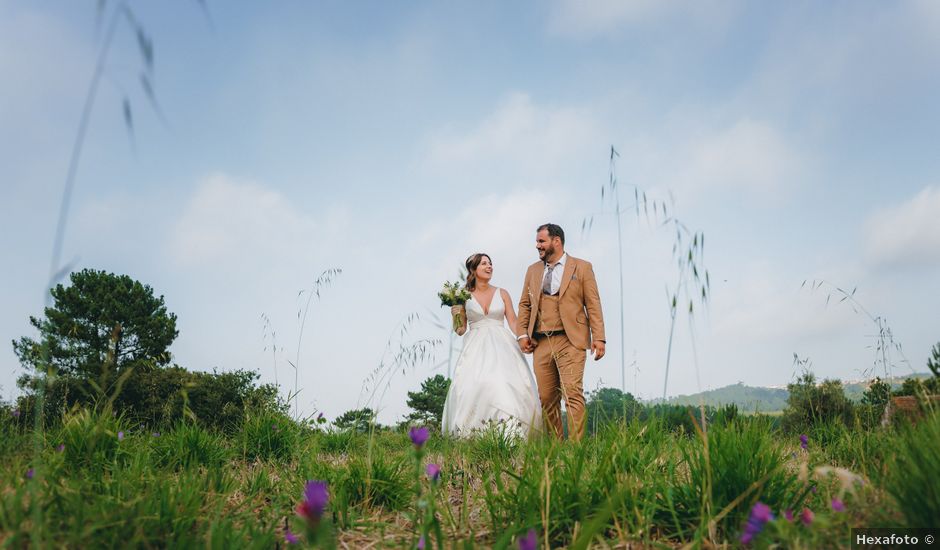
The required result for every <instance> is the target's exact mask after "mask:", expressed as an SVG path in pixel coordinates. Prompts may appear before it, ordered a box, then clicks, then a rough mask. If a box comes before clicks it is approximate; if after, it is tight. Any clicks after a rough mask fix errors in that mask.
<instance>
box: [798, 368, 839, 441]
mask: <svg viewBox="0 0 940 550" xmlns="http://www.w3.org/2000/svg"><path fill="white" fill-rule="evenodd" d="M787 391H788V392H789V394H790V395H789V397H787V408H786V410H784V411H783V428H784V430H786V431H788V432H790V433H795V432H798V431H803V430H806V429H809V428H811V427H812V426H814V425H816V424H825V423H829V422H833V421H839V422H843V423H846V424H851V423H852V420H853V409H852V402H851V401H849V400H848V398H846V396H845V392H844V391H843V389H842V382H840V381H838V380H824V381H823V382H822V383H821V384H818V385H817V384H816V377H815V376H814V375H813V374H812V373H810V372H807V373H804V374H803V375H802V376H801V377H800V378H799V379H798V380H797V381H796V382H795V383H793V384H788V385H787Z"/></svg>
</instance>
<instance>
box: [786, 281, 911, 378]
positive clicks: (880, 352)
mask: <svg viewBox="0 0 940 550" xmlns="http://www.w3.org/2000/svg"><path fill="white" fill-rule="evenodd" d="M807 282H808V280H804V281H803V283H802V284H801V285H800V289H801V290H802V289H804V288H806V283H807ZM820 288H825V290H826V306H827V307H828V306H829V304H830V302H831V301H832V298H833V296H835V297H836V298H838V299H839V301H838V302H837V304H841V303H847V304H848V305H849V306H850V307H851V308H852V311H854V312H855V313H856V314H862V315H864V316H865V317H867V318H868V320H869V321H870V322H871V323H872V324H873V325H874V326H875V329H876V331H877V334H873V335H868V336H869V337H871V338H874V339H875V345H874V347H872V346H868V347H869V349H872V350H873V353H874V355H875V358H874V360H873V361H872V369H877V368H878V366H879V365H881V368H882V370H883V371H884V375H885V378H889V377H890V376H891V370H892V369H893V368H894V366H895V365H894V360H893V359H892V358H891V352H892V350H893V351H896V352H897V353H898V354H899V355H900V356H901V362H902V363H907V364H908V366H910V361H908V360H907V357H905V356H904V351H903V350H902V348H901V343H900V342H898V341H896V340H895V339H894V331H892V330H891V327H890V326H889V325H888V320H887V319H885V318H884V317H882V316H881V315H872V314H871V313H870V312H869V311H868V309H866V308H865V306H863V305H862V304H861V302H859V301H858V300H857V299H856V298H855V292H856V291H857V290H858V287H857V286H856V287H853V288H852V290H851V291H846V290H843V289H842V288H841V287H839V286H836V285H834V284H833V283H830V282H829V281H826V280H825V279H819V280H817V279H813V280H812V282H811V283H810V285H809V289H810V292H816V291H817V290H819V289H820ZM866 374H868V373H863V375H866Z"/></svg>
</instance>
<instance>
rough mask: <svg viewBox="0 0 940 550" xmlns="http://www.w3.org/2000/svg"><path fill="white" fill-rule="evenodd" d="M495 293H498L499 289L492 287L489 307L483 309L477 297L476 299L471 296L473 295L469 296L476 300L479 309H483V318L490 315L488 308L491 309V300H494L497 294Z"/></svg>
mask: <svg viewBox="0 0 940 550" xmlns="http://www.w3.org/2000/svg"><path fill="white" fill-rule="evenodd" d="M497 292H499V288H497V287H495V286H494V287H493V295H492V296H490V303H489V305H487V306H486V307H483V303H482V302H480V300H477V297H476V296H473V295H472V294H471V296H473V299H474V300H476V302H477V304H479V305H480V307H481V308H483V316H484V317H485V316H487V315H489V314H490V308H491V307H493V300H495V299H496V293H497Z"/></svg>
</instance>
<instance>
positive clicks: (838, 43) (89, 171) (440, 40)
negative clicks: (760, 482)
mask: <svg viewBox="0 0 940 550" xmlns="http://www.w3.org/2000/svg"><path fill="white" fill-rule="evenodd" d="M94 4H95V3H94V2H85V3H82V2H66V1H54V2H46V3H43V4H42V5H38V4H34V3H27V2H14V1H11V0H0V80H2V82H3V83H4V85H3V86H0V120H2V124H0V176H2V182H3V184H2V185H3V200H2V201H0V224H2V225H0V243H2V246H3V249H4V251H5V257H6V258H7V259H8V260H7V263H6V264H5V269H4V275H3V285H0V297H2V303H3V305H4V307H3V315H2V316H0V336H2V337H3V339H4V341H7V342H9V341H10V340H12V339H14V338H17V337H19V336H21V335H24V334H29V326H28V322H27V319H28V316H29V315H31V314H32V315H35V314H37V313H38V312H39V311H40V309H41V307H42V303H43V288H44V285H45V281H46V277H47V271H48V263H49V255H50V251H51V245H52V239H53V233H54V229H55V216H56V214H57V211H58V200H59V196H60V193H61V189H62V187H63V183H64V177H65V172H66V167H67V162H68V154H69V151H70V148H71V144H72V140H73V139H74V136H75V132H76V127H77V123H78V120H79V114H80V109H81V105H82V102H83V99H84V93H85V90H86V89H87V86H88V81H89V79H90V76H91V73H92V69H93V66H94V59H95V57H96V53H97V48H98V47H99V46H100V40H101V32H100V30H97V31H96V25H95V6H94ZM130 4H131V6H132V7H133V9H134V10H135V13H136V14H137V16H138V18H139V20H140V21H142V22H143V24H144V26H145V27H146V28H147V30H148V32H149V33H150V35H151V36H152V38H153V41H154V45H155V74H154V81H155V89H156V93H157V97H158V100H159V102H160V108H161V110H162V112H163V113H164V115H165V122H163V121H161V120H160V118H159V117H158V116H156V114H155V113H154V111H153V109H151V108H149V106H148V105H147V102H146V99H145V97H144V96H143V94H142V93H141V91H140V86H139V85H138V81H137V78H138V76H137V75H138V73H139V70H140V67H141V63H140V59H139V55H138V52H137V46H136V42H135V41H134V38H133V35H132V34H131V33H130V32H129V29H128V27H127V26H122V27H121V29H120V30H119V33H118V35H117V38H116V42H115V45H114V49H113V50H112V52H111V55H110V57H109V59H108V63H107V67H106V73H105V74H106V76H105V79H104V80H103V82H102V85H101V88H100V93H99V94H98V96H97V101H96V105H95V111H94V113H93V116H92V118H91V126H90V129H89V133H88V137H87V141H86V145H85V151H84V154H83V156H82V164H81V167H80V169H79V173H78V180H77V187H76V192H75V199H74V202H73V205H72V210H71V213H70V219H69V227H68V234H67V237H66V241H65V248H64V255H65V259H66V260H71V259H73V258H74V259H77V262H78V263H77V264H76V265H77V267H94V268H98V269H106V270H110V271H114V272H118V273H126V274H128V275H131V276H132V277H135V278H137V279H139V280H141V281H143V282H145V283H147V284H150V285H151V286H153V287H154V289H155V290H156V292H157V293H159V294H163V295H165V297H166V301H167V305H168V307H169V309H170V310H171V311H174V312H175V313H177V314H178V316H179V329H180V337H179V339H178V340H177V342H176V343H174V345H173V347H172V348H171V351H172V352H173V354H174V359H175V360H176V361H177V362H178V363H180V364H181V365H184V366H186V367H188V368H192V369H200V370H209V369H212V368H217V369H220V370H229V369H235V368H247V369H252V370H258V371H259V372H260V373H261V375H262V377H263V379H264V380H265V381H273V380H274V375H275V369H276V370H277V374H278V376H279V380H280V382H282V384H283V383H284V381H285V379H288V380H290V384H289V385H290V386H293V369H292V368H291V366H290V365H289V364H288V359H290V360H291V361H294V362H296V360H297V358H298V352H299V359H300V363H299V367H300V368H299V373H298V379H299V383H298V385H299V387H300V389H301V393H300V398H299V403H300V407H301V409H302V410H303V411H307V412H312V411H314V410H323V411H325V412H326V413H327V415H328V416H331V417H332V416H335V415H337V414H339V413H341V412H342V411H344V410H346V409H349V408H352V407H354V406H357V405H363V404H366V403H365V401H364V399H363V398H362V397H361V389H362V386H363V382H364V380H366V379H367V378H368V376H369V374H370V373H371V372H372V371H373V370H374V369H375V368H376V367H377V366H378V365H379V364H380V362H381V361H382V358H383V353H384V351H385V349H386V345H387V342H388V341H389V339H390V338H391V340H392V341H393V342H397V341H398V336H396V334H397V327H398V326H399V324H400V323H401V322H402V321H403V320H404V319H405V318H406V317H407V316H408V315H409V314H410V313H412V312H417V313H419V314H420V315H421V316H422V319H423V320H422V321H419V322H418V323H416V324H414V325H413V326H412V327H411V330H410V331H409V332H408V334H406V336H405V338H404V342H405V343H406V344H407V343H410V342H412V341H414V340H415V339H419V338H426V337H427V338H445V339H446V333H444V332H443V331H441V330H438V329H436V328H434V327H433V326H432V325H431V324H430V322H429V321H430V318H431V315H432V313H437V314H438V315H439V316H441V317H443V313H444V310H442V309H440V308H438V307H437V306H438V304H437V303H436V299H435V294H436V291H437V290H438V288H439V286H440V284H441V283H442V282H443V281H444V280H445V279H452V278H454V276H455V274H456V270H457V267H458V266H459V265H460V263H461V261H462V260H463V259H464V258H465V257H466V256H467V255H469V254H470V253H472V252H475V251H479V250H482V251H487V252H489V253H490V254H491V255H492V256H493V260H494V264H495V268H496V278H495V280H494V282H495V283H496V284H497V285H499V286H503V287H505V288H507V289H508V290H509V292H510V294H511V295H512V296H513V297H514V298H518V292H519V289H520V288H521V282H522V281H521V278H522V274H523V273H524V269H525V266H526V265H527V264H528V263H530V262H532V261H534V260H535V259H536V254H535V251H534V235H533V232H534V228H535V227H536V226H537V225H539V224H540V223H543V222H545V221H549V220H552V221H555V222H556V223H560V224H561V225H563V226H564V227H565V228H566V229H567V230H568V235H569V239H568V241H569V242H568V250H569V251H570V252H571V253H572V254H573V255H576V256H580V257H583V258H586V259H589V260H591V261H592V262H593V263H594V265H595V270H596V272H597V274H598V278H599V284H600V290H601V293H602V298H603V302H604V309H605V313H606V316H607V319H608V321H607V324H608V329H607V332H608V335H609V336H610V339H611V342H610V343H609V354H608V356H607V357H606V358H605V359H603V360H602V361H601V362H599V363H596V364H591V365H590V366H589V368H588V370H587V374H586V376H585V386H586V387H587V388H589V389H593V388H596V387H598V386H599V385H607V386H616V387H619V386H620V385H621V373H620V363H621V358H620V342H619V339H620V336H619V335H620V334H621V333H622V334H623V335H624V347H625V350H626V356H627V361H626V362H627V364H628V365H629V364H635V365H636V367H637V368H638V370H636V369H635V368H633V367H628V368H629V369H630V370H629V372H628V375H627V381H626V389H627V390H628V391H631V392H634V393H637V394H639V395H640V396H642V397H646V398H650V397H655V396H657V395H659V394H661V392H662V386H663V374H664V373H663V367H664V363H665V354H666V353H665V352H666V341H667V337H668V308H667V307H666V306H667V302H666V296H665V291H664V285H666V284H667V283H671V282H672V281H673V280H674V278H675V268H674V264H673V262H672V258H671V256H670V249H671V246H672V241H671V233H670V232H669V231H665V230H662V229H659V228H657V227H656V226H655V225H653V224H648V223H645V222H638V221H637V220H636V219H634V218H627V223H626V224H625V226H624V239H625V245H624V255H625V256H624V257H625V271H626V273H625V289H626V297H625V306H624V308H625V322H624V326H623V327H622V328H621V326H620V323H619V301H618V287H619V283H618V272H617V239H616V233H615V232H614V231H615V227H614V224H613V220H612V218H611V217H610V216H602V217H600V218H598V221H597V222H595V225H594V227H593V230H592V231H591V232H590V233H589V234H582V233H581V232H580V226H581V221H582V220H583V219H584V218H585V217H586V216H589V215H590V214H592V213H594V212H598V211H599V210H601V209H602V204H601V199H600V193H599V190H600V188H601V186H602V185H603V184H604V183H605V182H606V180H607V177H608V162H607V156H608V152H609V148H610V146H611V145H613V146H614V147H616V148H617V149H618V150H619V151H620V153H621V155H622V156H621V158H620V159H619V161H618V165H617V176H618V179H619V181H621V182H622V183H624V184H636V185H638V186H640V187H642V188H643V189H645V190H647V192H648V193H649V195H650V196H651V197H654V198H657V199H664V198H666V197H668V196H669V194H670V193H671V194H672V196H674V197H675V209H674V212H675V213H676V215H677V216H678V217H679V218H681V219H682V220H683V221H684V222H685V223H686V224H687V225H688V226H689V227H690V228H691V229H692V230H695V231H702V232H704V233H705V235H706V239H707V243H708V245H707V248H706V255H705V262H706V266H707V267H708V268H709V270H710V272H711V275H712V281H713V296H712V301H711V303H710V304H709V307H708V309H707V311H705V312H703V313H702V314H701V315H699V316H698V317H697V318H696V319H695V321H694V325H693V327H694V328H693V329H690V327H689V323H688V321H687V320H686V319H684V318H683V319H682V320H681V322H680V323H679V331H678V333H677V338H678V341H677V343H676V347H675V351H674V362H673V367H672V372H671V374H670V383H669V393H670V394H677V393H691V392H695V391H698V390H699V389H706V388H711V387H719V386H722V385H726V384H730V383H735V382H738V381H743V382H745V383H747V384H753V385H782V384H786V383H787V382H788V381H790V380H791V379H792V377H793V375H794V368H793V365H792V358H793V354H794V353H796V354H798V355H799V356H800V357H808V358H810V359H811V360H812V362H813V366H814V369H815V371H816V372H817V374H818V375H820V376H824V377H825V376H831V377H840V378H846V379H849V378H858V377H860V376H861V375H862V372H863V371H865V370H866V369H868V368H870V367H871V364H872V360H873V352H872V350H871V349H870V346H871V345H872V344H873V340H872V338H871V337H870V336H871V334H872V333H873V332H874V327H873V325H872V323H871V322H870V321H869V320H867V319H866V318H865V317H864V316H862V315H858V314H855V313H853V311H852V310H851V308H849V307H846V305H845V304H842V305H832V304H830V305H829V306H828V307H827V306H826V299H825V294H824V293H823V292H822V291H818V292H816V293H812V292H808V291H806V290H805V289H804V290H801V289H800V284H801V283H802V281H803V280H804V279H811V280H812V279H825V280H827V281H831V282H832V283H833V284H836V285H841V286H843V287H846V288H852V287H856V286H857V287H858V291H857V293H856V297H857V299H858V300H859V301H860V302H861V303H862V304H863V305H864V307H866V308H867V309H868V310H869V311H871V312H872V313H873V314H874V315H880V316H883V317H885V318H886V319H887V321H888V323H889V324H890V326H891V327H892V329H893V331H894V335H895V337H896V339H897V340H898V341H900V342H901V343H902V344H903V346H904V348H903V349H904V353H905V356H906V358H907V359H908V360H909V361H910V367H909V366H907V365H905V364H903V363H901V362H900V361H899V363H898V368H897V372H898V373H901V374H903V373H905V372H910V370H911V368H913V369H914V370H917V371H923V370H925V366H924V365H925V362H926V357H927V355H928V352H929V349H930V346H932V345H933V344H934V343H936V342H937V341H938V340H940V332H938V327H940V323H938V320H940V314H938V313H937V312H938V306H940V302H938V300H937V298H936V296H938V295H940V282H938V281H940V221H938V220H940V216H937V215H936V213H937V212H938V211H940V155H937V154H936V149H937V144H938V143H940V108H938V106H937V103H936V100H935V98H936V97H938V96H940V70H938V69H940V9H938V4H936V3H934V2H929V1H921V2H898V3H881V2H832V3H826V4H819V3H811V2H790V3H775V4H768V3H744V2H735V1H716V2H710V3H685V2H671V1H670V2H652V1H637V2H614V1H597V2H591V3H584V2H574V1H571V0H553V1H548V2H517V3H512V4H506V3H503V2H488V3H486V2H474V3H461V4H458V3H446V4H442V3H430V2H428V3H419V2H399V3H388V2H369V3H353V2H317V3H311V2H281V3H256V2H236V1H232V2H224V3H223V2H211V1H210V2H209V11H210V16H211V20H209V19H207V18H206V17H205V16H204V15H203V13H202V12H201V11H200V9H199V8H198V7H197V3H196V2H186V1H182V0H178V1H175V2H162V3H159V4H158V5H157V4H148V3H143V2H136V3H135V2H131V3H130ZM113 6H114V3H113V2H109V3H108V7H109V9H111V8H113ZM125 95H126V96H127V97H129V98H130V99H131V100H132V102H133V106H134V129H135V131H134V136H133V139H131V138H129V136H128V132H127V130H126V128H125V127H124V123H123V119H122V115H121V101H122V98H123V97H125ZM625 196H626V194H625ZM330 267H339V268H342V269H343V273H342V275H340V276H339V277H338V278H337V279H336V281H335V283H334V284H333V285H332V286H331V287H330V288H329V289H326V290H325V291H324V292H323V293H322V299H321V300H320V301H319V302H316V303H314V305H313V306H312V308H311V311H310V317H309V320H308V324H307V326H306V328H305V331H304V335H303V339H302V340H301V341H300V342H299V343H298V334H299V322H298V320H297V310H298V300H297V294H298V291H300V290H301V289H304V288H309V287H310V285H311V284H312V282H313V281H314V280H315V279H316V277H317V276H318V275H319V273H320V272H322V271H323V270H324V269H327V268H330ZM262 314H264V315H266V316H267V317H268V318H269V319H270V322H271V326H272V327H273V330H274V331H276V334H277V345H278V353H277V355H273V354H271V353H270V337H269V336H266V335H265V329H264V325H263V323H264V322H263V320H262ZM691 330H694V335H695V343H696V350H697V355H693V352H692V346H691V345H690V341H691V339H690V331H691ZM457 345H458V346H459V339H458V343H457ZM266 347H267V349H266ZM281 348H283V349H281ZM446 357H447V349H446V346H441V347H440V348H439V350H438V353H437V357H436V358H435V360H434V361H432V362H431V363H432V364H438V365H439V364H440V363H441V362H442V361H444V360H445V359H446ZM696 357H697V365H698V368H697V369H696V367H695V364H696V361H695V358H696ZM898 359H899V360H900V358H898ZM634 362H635V363H634ZM432 364H422V365H418V366H416V367H414V368H411V367H408V368H405V369H404V372H402V371H401V370H398V371H397V372H396V374H395V375H394V376H393V377H392V378H391V383H390V385H389V387H388V390H387V392H386V393H385V394H384V397H383V399H382V400H381V402H373V403H369V404H371V405H373V406H377V407H378V408H380V409H381V411H382V412H381V418H382V420H383V421H387V422H391V421H394V420H396V419H397V418H399V417H400V416H401V415H402V414H403V413H404V412H405V406H404V392H405V391H407V390H409V389H414V388H416V387H417V386H418V385H419V383H420V381H421V380H423V379H424V378H426V377H427V376H430V375H431V374H433V373H436V372H445V371H446V366H445V367H438V369H437V370H433V368H432V366H433V365H432ZM20 372H21V371H20V370H19V365H18V364H17V361H16V358H15V356H14V354H13V352H12V347H10V346H7V347H6V351H0V387H2V396H3V398H6V399H8V398H10V397H11V396H13V395H15V393H16V388H15V379H16V377H17V376H18V374H19V373H20ZM285 386H287V384H285ZM286 389H287V388H286V387H285V391H286Z"/></svg>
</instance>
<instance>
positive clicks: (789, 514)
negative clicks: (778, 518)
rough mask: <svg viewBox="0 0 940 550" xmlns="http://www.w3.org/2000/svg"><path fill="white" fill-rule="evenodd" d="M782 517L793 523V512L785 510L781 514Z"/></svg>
mask: <svg viewBox="0 0 940 550" xmlns="http://www.w3.org/2000/svg"><path fill="white" fill-rule="evenodd" d="M783 517H785V518H787V521H793V510H790V509H789V508H787V509H786V510H784V512H783Z"/></svg>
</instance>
